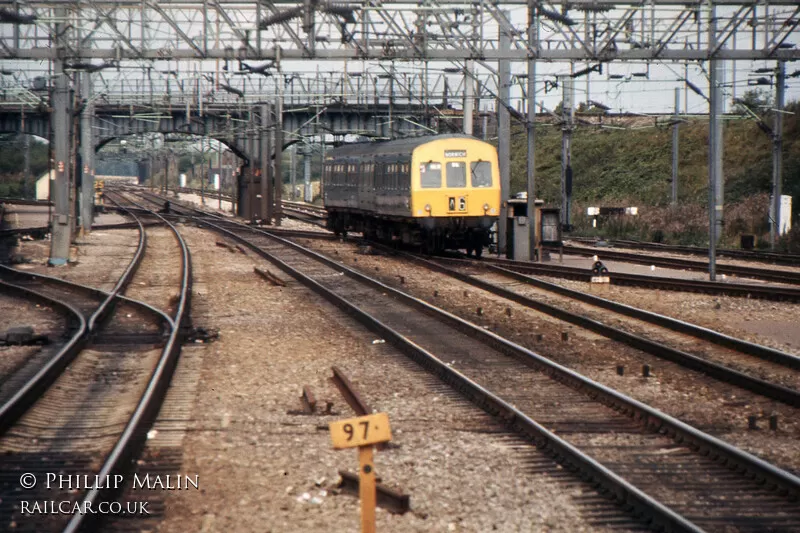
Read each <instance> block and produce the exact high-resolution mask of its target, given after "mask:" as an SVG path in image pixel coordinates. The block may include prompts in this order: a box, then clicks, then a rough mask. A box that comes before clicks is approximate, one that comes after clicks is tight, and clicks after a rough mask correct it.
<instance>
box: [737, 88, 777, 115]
mask: <svg viewBox="0 0 800 533" xmlns="http://www.w3.org/2000/svg"><path fill="white" fill-rule="evenodd" d="M769 104H770V94H769V92H767V91H765V90H764V89H750V90H749V91H746V92H745V93H744V96H742V97H741V98H737V99H736V100H734V102H733V112H734V113H738V114H740V115H746V114H748V113H747V109H746V108H749V109H750V110H751V111H752V112H753V113H758V112H759V110H760V109H761V108H763V107H769Z"/></svg>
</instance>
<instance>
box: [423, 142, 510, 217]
mask: <svg viewBox="0 0 800 533" xmlns="http://www.w3.org/2000/svg"><path fill="white" fill-rule="evenodd" d="M411 169H412V173H411V193H412V194H411V206H410V207H411V211H412V216H413V217H414V218H416V219H425V218H434V219H441V218H453V219H459V218H461V219H465V220H464V223H466V224H469V225H470V226H473V225H475V224H478V225H479V226H480V227H485V228H487V229H488V227H489V226H491V224H492V223H494V222H495V221H496V220H497V217H498V216H499V214H500V175H499V169H498V163H497V150H496V149H495V148H494V146H492V145H490V144H488V143H485V142H483V141H479V140H477V139H471V138H466V137H463V138H462V137H457V138H451V139H442V140H436V141H432V142H429V143H426V144H423V145H421V146H419V147H417V148H416V149H415V150H414V152H413V154H412V158H411ZM418 222H420V223H421V224H422V225H423V226H425V225H426V224H424V221H422V220H418Z"/></svg>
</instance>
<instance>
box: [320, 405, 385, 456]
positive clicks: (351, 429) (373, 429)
mask: <svg viewBox="0 0 800 533" xmlns="http://www.w3.org/2000/svg"><path fill="white" fill-rule="evenodd" d="M328 427H329V428H330V431H331V440H332V441H333V447H334V448H335V449H337V450H342V449H344V448H356V447H358V446H369V445H371V444H378V443H380V442H388V441H390V440H392V430H391V428H390V427H389V415H387V414H386V413H377V414H374V415H367V416H361V417H358V418H350V419H347V420H339V421H338V422H331V423H330V424H329V426H328Z"/></svg>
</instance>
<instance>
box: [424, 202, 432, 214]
mask: <svg viewBox="0 0 800 533" xmlns="http://www.w3.org/2000/svg"><path fill="white" fill-rule="evenodd" d="M425 211H427V212H429V213H430V212H431V204H425Z"/></svg>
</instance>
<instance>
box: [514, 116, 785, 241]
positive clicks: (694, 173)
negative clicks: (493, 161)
mask: <svg viewBox="0 0 800 533" xmlns="http://www.w3.org/2000/svg"><path fill="white" fill-rule="evenodd" d="M787 109H788V111H790V112H791V113H796V112H798V111H800V105H798V104H797V103H796V102H795V103H793V104H791V105H790V106H787ZM771 120H772V119H771V118H768V119H767V121H768V122H771ZM724 132H725V133H724V138H725V151H724V154H723V172H724V176H725V204H726V211H725V218H726V221H727V222H728V228H727V229H728V230H729V232H728V233H729V235H727V237H728V238H730V239H733V238H734V237H735V235H734V233H742V232H753V233H756V234H760V233H762V232H764V231H768V228H767V226H766V215H767V195H768V194H769V193H770V191H771V187H772V140H771V138H770V137H769V136H768V135H766V134H765V133H764V132H763V131H761V130H760V129H759V128H758V127H757V126H756V124H755V123H754V122H753V121H750V120H741V119H739V118H738V117H735V118H727V120H726V123H725V128H724ZM536 135H537V137H536V179H537V186H536V189H537V197H539V198H542V199H544V200H545V202H546V203H547V204H549V205H556V206H557V205H559V204H560V187H561V186H560V183H561V182H560V180H561V130H560V128H559V127H558V126H551V125H541V126H539V127H537V133H536ZM783 135H784V141H783V158H784V164H783V193H784V194H790V195H792V196H794V203H793V211H794V213H793V220H794V222H795V223H796V224H800V218H798V214H800V124H798V116H797V114H786V115H785V119H784V130H783ZM526 164H527V144H526V136H525V132H524V130H523V129H522V128H518V129H515V130H514V133H513V139H512V163H511V191H512V192H517V191H524V190H525V188H526V184H525V180H526ZM572 167H573V201H574V207H573V214H574V215H573V223H576V224H578V225H579V226H580V225H581V222H582V221H584V222H585V219H586V217H585V216H583V213H585V211H584V210H583V208H584V207H585V206H588V205H595V206H638V207H640V209H642V210H643V218H644V219H645V221H646V220H647V219H648V218H652V222H653V226H650V224H646V226H649V227H640V228H638V229H637V231H638V233H639V234H640V235H639V236H640V237H643V238H645V237H647V232H648V231H649V230H650V229H651V228H655V227H656V226H655V225H656V224H658V222H657V220H660V221H661V222H662V223H664V224H672V225H675V224H674V223H675V222H678V221H675V220H674V218H675V217H674V216H672V217H670V216H668V215H666V214H665V213H661V212H660V211H661V209H659V208H661V207H666V206H668V205H669V202H670V198H671V176H672V128H671V127H646V128H641V129H629V130H625V131H622V130H615V129H599V128H597V127H592V126H580V127H578V128H577V129H576V130H575V132H574V134H573V141H572ZM678 184H679V185H678V197H679V202H680V204H681V209H679V211H678V212H680V213H683V214H682V215H681V216H680V217H679V220H685V221H686V223H687V224H689V225H691V226H692V227H691V228H687V229H688V231H690V232H693V233H695V232H699V233H701V234H704V233H705V232H706V229H707V221H705V217H706V215H704V214H703V212H704V210H705V206H706V204H707V202H708V121H707V120H692V121H691V122H690V123H689V124H685V125H681V127H680V138H679V171H678ZM690 212H691V213H692V215H691V216H689V213H690ZM648 213H649V214H650V215H651V217H648ZM654 213H655V214H657V216H655V217H652V215H653V214H654ZM668 219H669V220H672V222H668ZM695 226H696V227H695ZM703 226H704V227H703ZM675 231H676V232H680V231H681V230H680V229H679V228H678V227H676V228H675ZM690 240H691V239H690Z"/></svg>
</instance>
